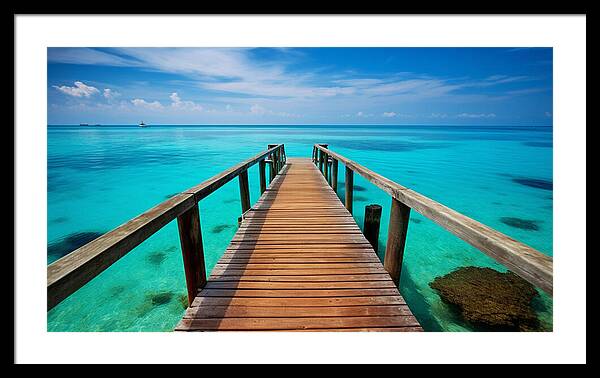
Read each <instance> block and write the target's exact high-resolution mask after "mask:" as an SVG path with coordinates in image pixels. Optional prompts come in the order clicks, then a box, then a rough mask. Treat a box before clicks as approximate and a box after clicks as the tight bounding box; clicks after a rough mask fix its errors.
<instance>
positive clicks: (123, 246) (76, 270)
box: [47, 144, 286, 310]
mask: <svg viewBox="0 0 600 378" xmlns="http://www.w3.org/2000/svg"><path fill="white" fill-rule="evenodd" d="M285 161H286V156H285V148H284V146H283V144H279V145H275V144H272V145H269V147H268V149H267V150H266V151H263V152H261V153H259V154H257V155H255V156H253V157H251V158H250V159H248V160H245V161H243V162H241V163H239V164H237V165H235V166H233V167H231V168H229V169H227V170H225V171H223V172H221V173H219V174H217V175H215V176H213V177H211V178H209V179H208V180H206V181H204V182H202V183H200V184H198V185H196V186H194V187H192V188H190V189H188V190H185V191H183V192H181V193H179V194H177V195H175V196H173V197H171V198H169V199H168V200H166V201H164V202H162V203H160V204H159V205H157V206H155V207H153V208H152V209H150V210H148V211H146V212H145V213H143V214H141V215H139V216H137V217H136V218H134V219H132V220H130V221H128V222H126V223H124V224H122V225H121V226H119V227H117V228H115V229H114V230H112V231H109V232H107V233H106V234H104V235H102V236H100V237H99V238H97V239H95V240H93V241H91V242H89V243H88V244H86V245H84V246H82V247H80V248H78V249H76V250H75V251H73V252H71V253H69V254H68V255H66V256H64V257H62V258H60V259H59V260H57V261H55V262H53V263H52V264H50V265H48V268H47V294H48V298H47V309H48V310H50V309H52V308H53V307H54V306H56V305H57V304H58V303H60V302H61V301H63V300H64V299H65V298H67V297H68V296H69V295H71V294H73V293H74V292H75V291H77V290H78V289H79V288H81V287H82V286H83V285H85V284H86V283H88V282H89V281H91V280H92V279H93V278H94V277H96V276H97V275H99V274H100V273H102V272H103V271H104V270H105V269H107V268H108V267H109V266H111V265H112V264H114V263H115V262H116V261H117V260H119V259H120V258H121V257H123V256H124V255H125V254H127V253H128V252H129V251H131V250H132V249H133V248H135V247H136V246H138V245H139V244H140V243H142V242H143V241H144V240H146V239H148V238H149V237H150V236H152V235H153V234H154V233H155V232H157V231H158V230H160V229H161V228H162V227H164V226H165V225H167V224H168V223H169V222H171V221H172V220H174V219H175V218H177V224H178V227H179V239H180V243H181V250H182V254H183V265H184V270H185V277H186V283H187V291H188V301H189V303H190V304H191V301H192V300H193V299H194V297H195V296H196V293H197V291H198V289H200V288H202V287H204V285H205V284H206V271H205V264H204V252H203V247H202V233H201V228H200V212H199V207H198V202H199V201H200V200H202V199H203V198H205V197H207V196H208V195H209V194H211V193H213V192H214V191H215V190H217V189H219V188H220V187H222V186H223V185H225V184H226V183H228V182H229V181H231V180H233V179H234V178H235V177H239V184H240V198H241V203H242V213H244V212H246V211H248V209H250V191H249V185H248V168H250V167H251V166H253V165H254V164H256V163H259V174H260V191H261V193H263V192H264V191H265V190H266V187H267V183H266V181H265V177H266V175H265V167H266V164H269V167H270V172H269V173H270V180H269V182H271V181H272V180H273V179H274V178H275V175H276V174H277V173H278V172H279V171H280V170H281V168H282V167H283V165H284V164H285Z"/></svg>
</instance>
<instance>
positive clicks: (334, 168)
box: [331, 159, 338, 194]
mask: <svg viewBox="0 0 600 378" xmlns="http://www.w3.org/2000/svg"><path fill="white" fill-rule="evenodd" d="M331 187H332V188H333V191H334V192H335V194H337V187H338V161H337V159H333V163H332V165H331Z"/></svg>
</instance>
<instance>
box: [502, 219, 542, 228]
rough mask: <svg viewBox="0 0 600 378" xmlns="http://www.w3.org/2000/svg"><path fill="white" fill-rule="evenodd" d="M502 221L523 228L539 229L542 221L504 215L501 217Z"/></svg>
mask: <svg viewBox="0 0 600 378" xmlns="http://www.w3.org/2000/svg"><path fill="white" fill-rule="evenodd" d="M500 222H502V223H504V224H507V225H509V226H511V227H514V228H520V229H521V230H528V231H537V230H539V229H540V227H539V225H538V223H540V221H536V220H529V219H522V218H516V217H502V218H500Z"/></svg>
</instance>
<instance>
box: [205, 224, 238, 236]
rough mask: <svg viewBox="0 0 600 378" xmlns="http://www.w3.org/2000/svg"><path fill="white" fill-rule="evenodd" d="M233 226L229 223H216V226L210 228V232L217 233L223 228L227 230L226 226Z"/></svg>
mask: <svg viewBox="0 0 600 378" xmlns="http://www.w3.org/2000/svg"><path fill="white" fill-rule="evenodd" d="M233 227H234V226H232V225H230V224H218V225H216V226H214V227H213V228H211V230H210V231H211V232H212V233H213V234H219V233H221V232H223V231H225V230H227V229H228V228H233Z"/></svg>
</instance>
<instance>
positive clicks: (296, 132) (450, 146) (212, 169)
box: [48, 126, 552, 331]
mask: <svg viewBox="0 0 600 378" xmlns="http://www.w3.org/2000/svg"><path fill="white" fill-rule="evenodd" d="M272 143H285V147H286V153H287V156H288V157H295V156H298V157H310V156H311V151H312V145H313V144H314V143H328V144H329V146H330V148H331V149H333V150H334V151H336V152H339V153H341V154H343V155H345V156H347V157H348V158H350V159H352V160H355V161H357V162H359V163H360V164H362V165H365V166H367V167H368V168H370V169H372V170H374V171H376V172H378V173H380V174H382V175H384V176H386V177H388V178H390V179H392V180H394V181H396V182H398V183H399V184H401V185H404V186H407V187H409V188H411V189H414V190H417V191H419V192H421V193H422V194H424V195H426V196H429V197H430V198H432V199H434V200H436V201H438V202H441V203H443V204H444V205H446V206H449V207H451V208H453V209H455V210H457V211H459V212H461V213H464V214H465V215H468V216H470V217H472V218H474V219H476V220H478V221H480V222H483V223H484V224H487V225H489V226H491V227H493V228H496V229H498V230H499V231H501V232H504V233H506V234H508V235H509V236H511V237H513V238H515V239H517V240H520V241H522V242H524V243H526V244H528V245H530V246H532V247H534V248H536V249H538V250H540V251H542V252H543V253H546V254H548V255H550V256H551V255H552V186H551V183H552V129H551V128H546V127H474V126H468V127H467V126H298V127H294V126H197V127H196V126H152V127H149V128H143V129H142V128H136V127H128V126H121V127H119V126H98V127H79V126H49V127H48V248H49V253H48V263H51V262H52V261H54V260H56V259H57V258H59V257H60V255H62V254H64V253H67V252H68V250H69V249H70V248H73V246H74V245H76V244H77V243H78V242H82V241H85V240H87V239H86V238H89V237H91V236H93V235H96V234H97V233H103V232H106V231H109V230H111V229H112V228H114V227H116V226H118V225H120V224H122V223H124V222H126V221H127V220H129V219H131V218H132V217H135V216H136V215H138V214H140V213H142V212H143V211H145V210H147V209H149V208H150V207H152V206H154V205H156V204H158V203H160V202H162V201H164V200H165V198H168V197H169V196H171V195H173V194H175V193H178V192H180V191H183V190H185V189H187V188H189V187H191V186H193V185H195V184H197V183H199V182H201V181H203V180H205V179H207V178H209V177H211V176H213V175H215V174H217V173H219V172H221V171H222V170H224V169H226V168H228V167H230V166H232V165H234V164H236V163H238V162H240V161H242V160H244V159H246V158H247V157H249V156H252V155H254V154H256V153H257V152H258V151H261V150H264V149H265V148H266V146H267V144H272ZM343 169H344V167H343V165H341V164H340V174H339V177H340V185H339V188H340V189H339V191H338V194H339V196H340V197H341V198H343V196H344V193H343V191H344V185H343V179H344V175H343ZM249 178H250V189H251V201H252V202H254V201H256V199H257V198H258V197H259V185H258V167H257V166H254V167H252V168H251V169H250V171H249ZM528 183H529V184H530V185H528ZM531 183H533V184H534V185H531ZM355 185H356V193H355V203H354V208H355V218H356V220H357V222H358V224H359V225H361V226H362V222H363V216H364V206H366V205H368V204H371V203H377V204H380V205H382V206H383V214H382V225H381V232H380V241H379V242H380V245H379V251H380V253H379V254H380V257H383V256H382V251H385V239H386V235H387V219H388V216H389V208H390V202H391V200H390V198H389V196H388V195H387V194H385V193H384V192H383V191H381V190H380V189H378V188H377V187H375V186H373V185H372V184H370V183H369V182H368V181H366V180H364V179H363V178H362V177H360V176H358V175H355ZM240 212H241V204H240V201H239V193H238V183H237V180H233V181H232V182H230V183H228V184H227V185H225V186H224V187H223V188H221V189H220V190H218V191H217V192H215V193H213V194H212V195H210V196H209V197H208V198H206V199H204V200H202V201H201V203H200V217H201V227H202V231H203V233H202V236H203V241H204V247H205V248H204V249H205V255H206V263H207V271H208V272H210V270H211V269H212V268H213V266H214V265H215V263H216V262H217V260H218V259H219V257H220V256H221V255H222V253H223V251H224V249H225V247H226V246H227V244H228V243H229V240H230V239H231V238H232V236H233V234H234V233H235V231H236V229H237V217H238V216H239V215H240ZM503 219H504V221H503ZM507 219H511V221H510V222H507V221H506V220H507ZM528 222H529V223H528ZM530 222H533V223H530ZM527 224H535V225H536V227H518V226H519V225H527ZM467 265H475V266H489V267H492V268H495V269H498V270H501V271H504V270H506V269H505V268H503V267H502V266H501V265H499V264H498V263H496V262H495V261H493V260H492V259H490V258H488V257H487V256H485V255H484V254H482V253H481V252H479V251H478V250H476V249H474V248H472V247H470V246H469V245H468V244H466V243H464V242H463V241H461V240H460V239H458V238H456V237H455V236H453V235H451V234H450V233H448V232H447V231H445V230H443V229H442V228H441V227H439V226H438V225H436V224H435V223H433V222H431V221H429V220H428V219H426V218H425V217H423V216H421V215H420V214H418V213H416V212H414V211H413V212H412V214H411V222H410V223H409V229H408V240H407V245H406V251H405V258H404V266H403V271H402V278H401V282H400V290H401V292H402V294H403V295H404V297H405V298H406V300H407V302H408V304H409V306H410V308H411V310H412V311H413V313H414V314H415V316H417V318H418V319H419V321H420V322H421V323H422V324H423V326H424V328H425V329H426V330H428V331H469V330H476V329H473V328H472V327H470V326H469V325H468V324H464V323H463V322H461V320H460V319H458V318H457V317H456V316H455V315H454V313H453V312H452V310H451V309H450V308H448V306H447V305H445V304H444V303H443V302H442V301H441V300H440V298H439V296H438V295H437V294H436V292H435V291H434V290H432V289H431V288H430V287H429V285H428V284H429V282H431V281H432V280H433V279H434V278H435V277H436V276H440V275H444V274H446V273H449V272H450V271H452V270H454V269H456V268H458V267H461V266H467ZM185 293H186V289H185V278H184V274H183V263H182V259H181V250H180V247H179V238H178V235H177V224H176V222H175V221H174V222H171V223H170V224H168V225H167V226H166V227H165V228H163V229H162V230H161V231H159V232H158V233H156V234H155V235H153V236H152V237H151V238H149V239H148V240H146V241H145V242H144V243H142V244H141V245H140V246H138V247H137V248H135V249H134V250H132V251H131V252H130V253H129V254H127V255H126V256H125V257H124V258H122V259H121V260H119V261H118V262H117V263H115V264H114V265H113V266H111V267H110V268H109V269H107V270H106V271H105V272H103V273H102V274H101V275H100V276H98V277H97V278H96V279H94V280H92V281H91V282H90V283H89V284H87V285H86V286H84V287H83V288H82V289H80V290H79V291H77V292H76V293H75V294H73V295H72V296H71V297H69V298H67V299H66V300H65V301H64V302H63V303H61V304H59V305H58V306H57V307H55V308H54V309H53V310H51V311H50V312H49V313H48V330H50V331H168V330H171V329H172V328H173V327H174V325H175V324H176V323H177V322H178V321H179V319H180V318H181V316H182V314H183V312H184V303H185ZM535 304H536V308H537V310H538V314H539V316H540V319H541V321H542V324H543V326H544V328H545V329H547V330H551V329H552V299H551V298H549V297H548V296H547V295H545V294H543V293H541V295H540V298H539V299H538V300H536V301H535Z"/></svg>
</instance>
